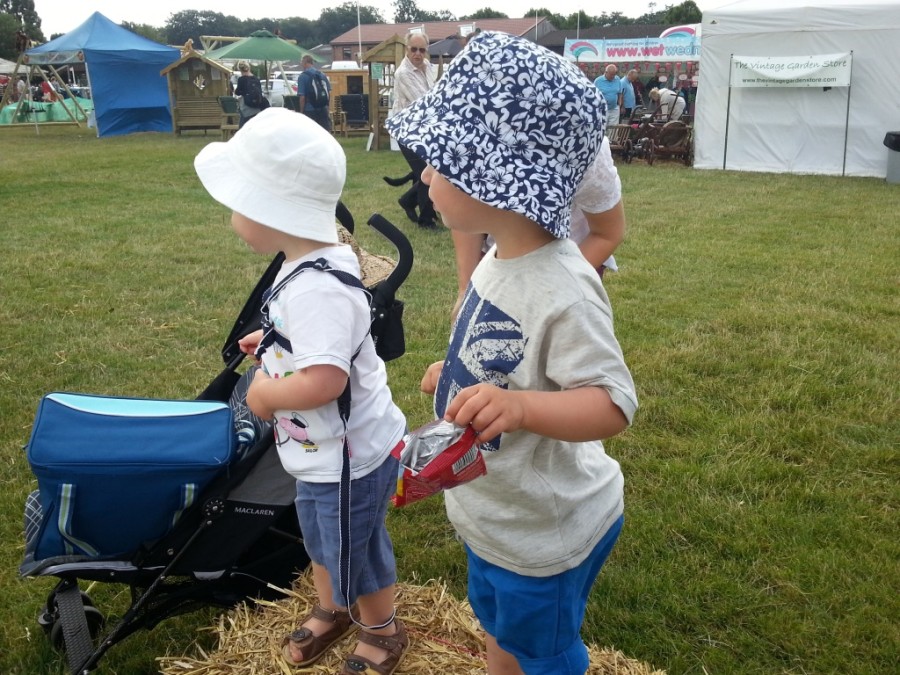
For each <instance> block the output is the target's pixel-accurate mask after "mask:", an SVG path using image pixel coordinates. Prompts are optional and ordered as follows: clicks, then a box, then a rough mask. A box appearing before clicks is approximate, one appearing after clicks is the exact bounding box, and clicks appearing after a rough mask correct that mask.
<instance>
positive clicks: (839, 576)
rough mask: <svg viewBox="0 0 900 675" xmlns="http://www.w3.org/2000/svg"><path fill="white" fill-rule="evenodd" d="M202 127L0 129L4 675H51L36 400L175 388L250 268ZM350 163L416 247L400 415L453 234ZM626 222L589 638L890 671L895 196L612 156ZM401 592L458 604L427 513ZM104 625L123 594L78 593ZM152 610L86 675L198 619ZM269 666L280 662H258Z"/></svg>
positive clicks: (447, 287) (223, 330) (686, 662)
mask: <svg viewBox="0 0 900 675" xmlns="http://www.w3.org/2000/svg"><path fill="white" fill-rule="evenodd" d="M211 140H216V139H215V138H214V137H213V136H210V137H204V136H203V135H194V136H185V137H182V138H175V137H172V136H169V135H161V134H136V135H131V136H125V137H118V138H109V139H97V138H95V137H94V134H93V131H92V130H86V129H76V128H74V127H54V128H47V127H45V128H41V129H40V133H39V134H36V133H35V129H34V128H33V127H23V128H16V129H2V130H0V144H2V145H0V148H2V149H0V209H2V218H0V223H2V225H0V231H2V256H0V280H2V297H0V321H2V336H3V339H2V342H0V411H2V415H0V481H2V486H3V489H2V490H0V541H2V542H3V544H2V547H0V588H2V592H0V626H2V627H0V673H5V674H6V673H12V674H19V673H21V674H23V675H31V674H34V673H48V674H54V675H55V674H57V673H63V672H64V669H63V667H62V665H61V664H62V663H63V661H62V659H60V658H59V657H58V656H57V655H56V654H55V653H54V652H53V651H52V650H51V649H50V648H49V646H48V643H47V641H46V640H45V639H44V636H43V635H42V634H41V630H40V628H39V627H38V626H37V624H36V623H35V617H36V614H37V612H38V609H39V608H40V606H41V605H42V604H43V602H44V600H45V599H46V595H47V593H48V591H49V590H50V588H51V587H52V580H51V579H40V580H22V579H19V578H18V576H17V568H18V565H19V563H20V561H21V558H22V550H23V543H22V507H23V500H24V498H25V496H26V494H27V493H28V492H29V491H30V490H31V489H33V487H34V485H35V481H34V479H33V477H32V474H31V471H30V469H29V466H28V463H27V461H26V459H25V455H24V452H23V449H22V446H23V445H24V444H25V443H26V442H27V440H28V435H29V432H30V428H31V423H32V421H33V418H34V413H35V410H36V407H37V404H38V401H39V400H40V398H41V396H42V395H43V394H45V393H47V392H50V391H53V390H68V391H81V392H90V393H101V394H112V395H134V396H143V397H164V398H192V397H193V396H195V395H196V394H197V393H198V392H199V391H200V390H201V389H202V388H203V387H204V386H205V385H206V384H207V383H208V381H209V380H210V378H211V377H213V376H214V375H215V374H216V373H217V372H218V370H219V368H220V366H221V361H220V360H219V359H218V351H219V349H220V347H221V343H222V341H223V340H224V339H225V337H226V335H227V333H228V331H229V329H230V327H231V323H232V321H233V320H234V318H235V316H236V314H237V312H238V310H239V309H240V307H241V306H242V304H243V302H244V300H245V298H246V295H247V293H248V292H249V290H250V289H251V288H252V286H253V284H254V283H255V281H256V279H257V278H258V276H259V274H260V273H261V271H262V270H263V269H264V267H265V265H266V263H267V261H266V260H264V259H262V258H260V257H258V256H255V255H254V254H253V253H252V252H251V251H249V250H248V249H247V248H246V247H245V246H244V245H243V244H242V243H241V242H240V241H239V240H238V239H237V238H236V237H235V236H234V234H233V233H232V232H231V229H230V227H229V225H228V214H227V213H226V212H225V210H224V209H223V208H222V207H220V206H219V205H217V204H216V203H214V202H213V201H212V200H211V199H210V198H209V197H208V196H207V195H206V193H205V192H204V190H203V189H202V187H201V186H200V184H199V182H198V180H197V179H196V177H195V175H194V172H193V167H192V160H193V158H194V156H195V155H196V153H197V152H198V151H199V150H200V148H201V147H202V146H203V145H205V144H206V143H207V142H209V141H211ZM342 144H343V145H344V147H345V149H346V151H347V154H348V181H347V187H346V190H345V195H344V201H345V202H346V204H347V205H348V206H349V207H350V209H351V210H352V212H353V213H354V215H355V216H356V219H357V222H358V230H359V239H360V241H361V243H362V244H363V246H365V247H367V248H369V249H371V250H373V251H375V252H380V253H390V251H389V248H388V246H387V245H386V243H385V242H383V241H381V240H379V239H378V237H377V236H376V235H374V234H373V233H372V232H371V231H367V228H366V227H365V226H364V225H363V224H362V223H363V222H364V221H365V220H366V218H367V216H368V215H369V214H371V213H372V212H374V211H379V212H381V213H382V214H383V215H385V216H386V217H387V218H388V219H390V220H392V221H394V222H395V223H397V224H398V225H401V226H402V228H403V229H404V230H405V231H406V232H407V233H408V234H409V237H410V239H411V241H412V244H413V248H414V250H415V253H416V262H415V265H414V269H413V273H412V275H411V276H410V278H409V280H408V281H407V283H406V285H405V286H404V287H403V289H402V291H401V297H402V299H403V300H404V301H405V302H406V321H405V323H406V331H407V343H408V352H407V354H406V355H405V356H404V357H403V358H401V359H399V360H397V361H394V362H391V363H390V364H389V365H388V372H389V376H390V383H391V387H392V390H393V392H394V394H395V398H396V400H397V402H398V404H399V405H400V406H401V407H402V409H403V410H404V411H405V413H406V414H407V417H408V421H409V423H410V425H411V426H417V425H419V424H422V423H424V422H425V421H427V420H428V419H429V418H430V401H429V399H428V398H427V397H426V396H424V395H423V394H421V393H420V392H419V390H418V385H419V380H420V378H421V375H422V373H423V371H424V368H425V366H426V365H427V364H429V363H431V362H432V361H434V360H436V359H439V358H440V357H441V356H442V355H443V353H442V349H443V348H444V346H445V344H446V338H447V333H448V329H449V319H448V314H449V310H450V307H451V305H452V302H453V299H454V297H455V288H456V283H455V276H454V274H455V273H454V267H453V253H452V247H451V244H450V237H449V235H448V233H447V232H446V231H441V232H419V231H417V230H416V228H415V227H414V226H413V225H412V224H410V223H409V222H408V221H406V220H405V217H404V216H403V213H402V211H401V210H400V208H399V207H398V206H397V204H396V198H397V197H398V196H399V191H398V190H397V189H395V188H390V187H388V186H386V185H385V184H384V183H383V182H382V181H381V176H382V175H394V176H397V175H400V174H402V173H405V170H406V169H405V164H404V162H403V160H402V158H401V157H400V155H399V153H388V152H381V153H374V152H373V153H366V152H365V151H364V144H365V141H364V139H362V138H352V139H349V140H342ZM620 175H621V177H622V182H623V189H624V193H625V202H626V211H627V216H628V234H627V238H626V240H625V242H624V243H623V244H622V246H621V247H620V248H619V250H618V251H617V254H616V257H617V259H618V261H619V265H620V268H621V270H620V272H619V273H617V274H612V275H610V276H608V277H607V280H606V285H607V288H608V290H609V294H610V297H611V300H612V303H613V307H614V310H615V312H616V328H617V333H618V336H619V339H620V342H621V343H622V347H623V350H624V352H625V356H626V359H627V361H628V362H629V364H630V366H631V369H632V372H633V375H634V379H635V382H636V384H637V387H638V393H639V396H640V401H641V409H640V410H639V411H638V415H637V417H636V419H635V424H634V426H633V427H632V428H631V429H630V430H628V431H627V432H626V433H624V434H622V435H621V436H619V437H617V438H615V439H613V440H612V441H610V442H609V443H608V448H607V450H608V452H609V453H610V454H611V455H612V456H614V457H616V458H617V459H618V460H619V461H620V462H621V464H622V467H623V470H624V473H625V477H626V525H625V529H624V531H623V534H622V537H621V539H620V540H619V543H618V545H617V547H616V549H615V551H614V552H613V555H612V557H611V559H610V561H609V562H608V564H607V566H606V568H605V569H604V571H603V574H602V575H601V578H600V580H599V582H598V583H597V585H596V586H595V589H594V592H593V595H592V599H591V602H590V605H589V609H588V616H587V620H586V625H585V631H584V635H585V639H586V640H587V641H589V642H592V643H596V644H598V645H602V646H610V647H615V648H618V649H621V650H622V651H624V652H625V653H626V654H627V655H628V656H630V657H632V658H636V659H640V660H642V661H646V662H648V663H649V664H651V665H653V666H656V667H658V668H663V669H666V670H667V671H669V672H670V673H696V674H698V675H704V674H706V673H797V674H800V673H802V674H807V673H846V674H851V673H852V674H858V675H869V674H873V673H894V672H897V668H898V663H900V601H898V598H900V565H898V560H900V545H898V541H900V538H898V506H900V488H898V476H900V462H898V445H900V429H898V412H900V410H898V382H900V366H898V338H900V322H898V309H900V303H898V280H900V275H898V261H900V255H898V254H900V246H898V243H900V215H898V214H900V186H895V185H893V186H892V185H887V184H885V182H884V181H882V180H876V179H856V178H837V177H821V176H781V175H779V176H774V175H768V174H745V173H736V172H701V171H693V170H690V169H687V168H685V167H683V166H681V165H679V164H677V163H670V162H658V163H657V164H655V165H654V166H652V167H648V166H646V165H644V164H643V163H641V162H635V163H634V164H632V165H623V166H620ZM389 525H390V528H391V531H392V534H393V537H394V541H395V545H396V549H397V554H398V564H399V568H400V575H401V577H402V578H403V579H412V578H418V579H427V578H430V577H440V578H442V579H445V580H446V581H447V582H448V584H449V585H450V588H451V589H452V591H453V592H454V593H455V594H457V595H458V596H459V597H463V596H464V594H465V559H464V556H463V552H462V550H461V549H460V547H459V545H458V544H457V543H456V542H455V541H454V539H453V536H452V531H451V528H450V526H449V525H448V523H447V521H446V518H445V516H444V514H443V507H442V503H441V501H440V499H433V500H430V501H426V502H423V503H420V504H417V505H414V506H411V507H409V508H407V509H404V510H399V511H394V512H392V514H391V516H390V523H389ZM91 595H92V596H93V597H94V598H95V600H96V601H97V604H98V605H99V606H100V607H101V608H103V609H104V610H108V611H109V613H110V614H111V615H112V618H115V616H116V614H117V613H120V612H121V611H122V608H123V607H124V606H125V601H126V599H127V591H124V590H123V589H121V588H117V587H115V586H111V585H105V584H104V585H100V586H98V587H97V588H95V589H92V590H91ZM213 617H214V614H213V612H212V611H211V610H204V611H201V612H199V613H196V614H193V615H189V616H186V617H182V618H177V619H173V620H171V621H166V622H164V623H163V624H162V625H160V626H159V627H158V628H157V629H155V630H154V631H152V632H149V633H141V634H138V635H136V636H134V637H132V638H130V639H129V640H126V641H125V642H123V643H121V644H120V645H118V646H116V647H114V648H113V649H112V651H111V652H110V653H109V654H108V655H107V657H106V658H105V659H104V661H103V663H102V667H101V668H100V670H99V671H98V672H100V673H106V674H110V673H117V674H120V675H132V674H134V673H153V672H155V671H156V668H155V661H154V659H155V658H156V657H158V656H162V655H164V654H182V653H186V652H189V651H191V650H192V649H193V645H194V642H195V641H196V640H199V641H200V642H201V644H204V645H205V646H207V647H209V646H210V644H209V638H208V637H206V634H205V633H203V632H198V630H199V629H202V628H203V627H205V626H208V625H209V624H210V623H211V621H212V620H213ZM273 672H274V667H273Z"/></svg>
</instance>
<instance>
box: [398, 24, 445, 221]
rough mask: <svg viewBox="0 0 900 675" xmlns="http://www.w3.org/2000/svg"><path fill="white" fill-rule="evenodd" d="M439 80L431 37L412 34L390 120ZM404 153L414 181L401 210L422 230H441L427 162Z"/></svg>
mask: <svg viewBox="0 0 900 675" xmlns="http://www.w3.org/2000/svg"><path fill="white" fill-rule="evenodd" d="M436 79H437V69H436V68H435V67H434V65H432V63H431V62H430V61H429V60H428V36H427V35H425V33H411V34H409V35H408V36H407V38H406V56H405V57H404V58H403V61H401V63H400V65H399V66H397V70H395V71H394V105H393V106H392V107H391V115H390V116H393V115H396V114H397V113H398V112H400V111H401V110H403V109H404V108H406V107H407V106H409V105H410V104H411V103H412V102H413V101H415V100H417V99H419V98H421V97H422V96H424V95H425V93H426V92H427V91H428V90H429V89H431V88H432V87H433V86H434V83H435V80H436ZM400 151H401V152H402V153H403V157H404V158H405V159H406V161H407V163H408V164H409V168H410V169H411V170H412V178H413V186H412V187H411V188H410V189H409V190H408V191H407V192H406V193H405V194H404V195H403V196H402V197H400V199H399V200H398V201H399V203H400V206H401V207H403V210H404V211H405V212H406V215H407V217H408V218H409V219H410V220H413V221H415V222H417V223H418V224H419V227H422V228H425V229H429V230H433V229H437V225H436V224H435V222H434V219H435V212H434V205H433V204H432V203H431V199H430V198H429V197H428V186H427V185H425V184H424V183H422V181H421V178H422V171H423V169H425V162H424V161H422V160H421V159H419V157H418V156H417V155H416V154H415V153H414V152H411V151H410V150H408V149H407V148H405V147H403V146H402V145H401V146H400ZM416 208H418V212H417V211H416Z"/></svg>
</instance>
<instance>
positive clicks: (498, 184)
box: [385, 31, 606, 238]
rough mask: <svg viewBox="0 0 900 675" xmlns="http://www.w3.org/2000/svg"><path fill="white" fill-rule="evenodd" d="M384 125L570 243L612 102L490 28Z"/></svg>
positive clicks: (468, 189)
mask: <svg viewBox="0 0 900 675" xmlns="http://www.w3.org/2000/svg"><path fill="white" fill-rule="evenodd" d="M385 125H386V126H387V130H388V132H390V134H391V136H393V137H394V138H395V139H397V142H399V143H400V144H402V145H405V146H407V147H408V148H410V149H411V150H412V151H413V152H415V153H416V154H417V155H418V156H419V157H421V158H422V159H424V160H425V161H426V162H428V163H429V164H430V165H431V166H432V167H433V168H434V169H435V170H436V171H438V172H439V173H440V174H441V175H442V176H444V177H445V178H446V179H447V180H449V181H450V182H451V183H453V184H454V185H456V187H458V188H460V189H461V190H462V191H463V192H465V193H466V194H468V195H470V196H472V197H474V198H475V199H478V200H479V201H482V202H484V203H485V204H488V205H490V206H493V207H496V208H498V209H503V210H505V211H514V212H517V213H521V214H523V215H525V216H527V217H528V218H530V219H531V220H533V221H535V222H536V223H538V224H539V225H541V226H542V227H543V228H544V229H546V230H547V231H548V232H550V233H551V234H552V235H553V236H554V237H557V238H562V237H566V236H568V234H569V226H570V211H571V208H572V198H573V197H574V195H575V189H576V188H577V187H578V184H579V183H580V182H581V178H582V176H583V175H584V172H585V171H586V170H587V168H588V167H589V166H590V165H591V164H592V163H593V161H594V157H596V155H597V153H598V152H599V150H600V145H601V143H602V142H603V131H604V127H605V126H606V103H605V102H604V100H603V96H602V95H601V94H600V92H599V91H598V90H597V88H596V87H595V86H594V84H593V83H592V82H591V81H590V80H588V79H587V78H586V77H585V76H584V74H583V73H582V72H581V71H580V70H578V68H576V67H575V65H574V64H572V63H570V62H568V61H566V60H564V59H563V58H562V57H561V56H559V55H558V54H554V53H553V52H551V51H549V50H548V49H545V48H543V47H540V46H538V45H536V44H535V43H533V42H531V41H529V40H525V39H524V38H519V37H514V36H512V35H508V34H506V33H496V32H489V31H485V32H483V33H481V34H479V35H476V36H475V37H473V38H472V39H471V40H470V41H469V43H468V44H467V45H466V47H465V48H464V49H463V50H462V51H461V52H460V53H459V54H458V55H457V56H456V57H455V58H454V59H453V60H452V61H451V62H450V66H449V67H448V68H447V72H446V73H444V76H443V77H442V78H441V80H440V81H439V82H438V83H437V85H436V86H435V87H434V88H433V89H432V90H431V91H429V92H428V93H427V94H425V95H424V96H422V97H421V98H419V99H418V100H416V101H415V102H414V103H413V104H412V105H410V106H409V107H407V108H405V109H404V110H402V111H401V112H399V113H397V114H396V115H394V116H392V117H391V118H390V119H388V120H387V122H386V123H385Z"/></svg>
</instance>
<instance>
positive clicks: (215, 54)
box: [204, 30, 321, 68]
mask: <svg viewBox="0 0 900 675" xmlns="http://www.w3.org/2000/svg"><path fill="white" fill-rule="evenodd" d="M307 54H308V55H309V56H312V57H313V59H314V60H315V61H321V59H320V58H319V57H318V56H316V55H315V54H313V53H312V52H311V51H309V50H308V49H303V47H298V46H297V45H295V44H292V43H290V42H288V41H287V40H283V39H281V38H280V37H278V36H277V35H275V34H274V33H270V32H269V31H267V30H258V31H255V32H253V33H250V36H249V37H245V38H242V39H240V40H238V41H237V42H232V43H231V44H230V45H225V46H224V47H219V48H218V49H213V50H212V51H209V52H206V53H205V54H204V56H205V57H206V58H208V59H215V60H217V61H221V60H224V59H230V60H238V59H246V60H248V61H266V62H268V61H297V60H299V59H301V58H302V57H304V56H306V55H307ZM266 67H267V68H268V64H267V65H266Z"/></svg>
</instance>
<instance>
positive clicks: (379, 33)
mask: <svg viewBox="0 0 900 675" xmlns="http://www.w3.org/2000/svg"><path fill="white" fill-rule="evenodd" d="M473 23H474V24H475V25H476V26H477V27H478V28H480V29H481V30H498V31H502V32H504V33H510V34H511V35H525V34H526V33H528V32H529V31H533V30H534V27H535V25H538V26H539V28H538V35H540V34H541V33H543V32H546V31H547V30H553V28H554V27H553V24H551V23H550V22H549V20H548V19H547V17H543V16H539V17H537V19H535V18H534V17H531V18H528V19H476V20H475V21H426V22H424V23H422V22H421V21H419V22H416V23H370V24H366V23H364V24H362V25H361V26H360V27H359V28H358V29H357V27H356V26H354V27H353V28H351V29H350V30H348V31H347V32H346V33H342V34H341V35H338V36H337V37H336V38H334V39H333V40H332V41H331V43H330V44H331V45H332V46H339V45H344V44H347V45H355V44H357V43H359V42H364V43H366V44H373V43H374V44H380V43H382V42H384V41H385V40H387V39H388V38H390V37H393V36H394V35H399V36H400V37H404V36H405V35H406V34H407V33H408V32H409V30H410V29H411V28H422V27H423V26H424V29H425V34H426V35H428V37H429V39H430V40H431V41H432V42H437V41H438V40H443V39H444V38H448V37H452V36H453V35H456V34H458V33H459V28H460V26H471V25H472V24H473ZM657 35H659V33H657Z"/></svg>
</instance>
